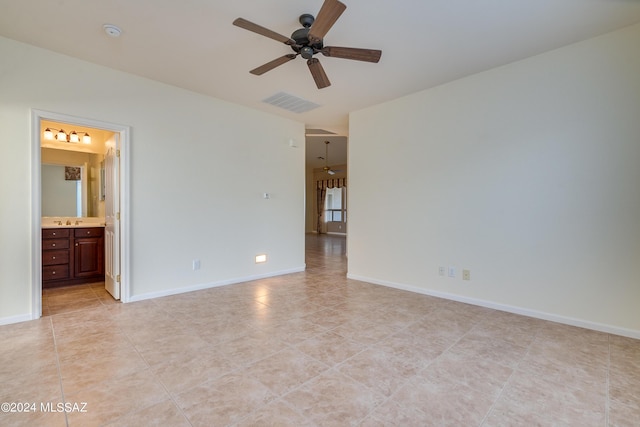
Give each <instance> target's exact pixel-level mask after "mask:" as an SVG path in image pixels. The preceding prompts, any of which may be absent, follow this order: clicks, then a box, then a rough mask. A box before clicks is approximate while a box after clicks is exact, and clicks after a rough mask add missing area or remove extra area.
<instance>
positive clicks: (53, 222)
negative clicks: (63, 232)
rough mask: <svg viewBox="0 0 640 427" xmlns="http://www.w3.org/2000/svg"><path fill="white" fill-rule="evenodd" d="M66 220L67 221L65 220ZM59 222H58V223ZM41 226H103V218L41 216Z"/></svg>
mask: <svg viewBox="0 0 640 427" xmlns="http://www.w3.org/2000/svg"><path fill="white" fill-rule="evenodd" d="M67 220H68V221H67ZM59 223H60V224H59ZM41 225H42V228H91V227H104V226H105V223H104V218H51V217H48V218H42V223H41Z"/></svg>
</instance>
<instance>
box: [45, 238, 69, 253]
mask: <svg viewBox="0 0 640 427" xmlns="http://www.w3.org/2000/svg"><path fill="white" fill-rule="evenodd" d="M51 249H69V239H43V240H42V250H43V251H46V250H51Z"/></svg>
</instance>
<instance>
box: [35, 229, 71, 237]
mask: <svg viewBox="0 0 640 427" xmlns="http://www.w3.org/2000/svg"><path fill="white" fill-rule="evenodd" d="M59 237H69V229H68V228H43V229H42V238H43V239H56V238H59Z"/></svg>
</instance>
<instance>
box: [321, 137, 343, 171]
mask: <svg viewBox="0 0 640 427" xmlns="http://www.w3.org/2000/svg"><path fill="white" fill-rule="evenodd" d="M329 143H330V141H325V142H324V144H325V145H324V167H323V168H322V170H323V171H325V172H326V173H328V174H329V175H335V174H336V172H342V171H340V170H333V169H331V167H330V166H329ZM319 158H321V157H319Z"/></svg>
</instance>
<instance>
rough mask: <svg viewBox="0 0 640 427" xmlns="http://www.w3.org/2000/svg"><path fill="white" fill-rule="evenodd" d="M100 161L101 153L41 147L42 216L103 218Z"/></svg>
mask: <svg viewBox="0 0 640 427" xmlns="http://www.w3.org/2000/svg"><path fill="white" fill-rule="evenodd" d="M101 161H102V156H100V155H98V154H93V153H80V152H74V151H68V150H58V149H54V148H42V161H41V179H42V182H41V190H42V198H41V206H42V216H43V217H99V216H101V215H100V208H101V204H103V203H104V193H103V192H102V191H101V188H102V182H101V181H102V180H101V179H100V178H101V176H102V172H101Z"/></svg>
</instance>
